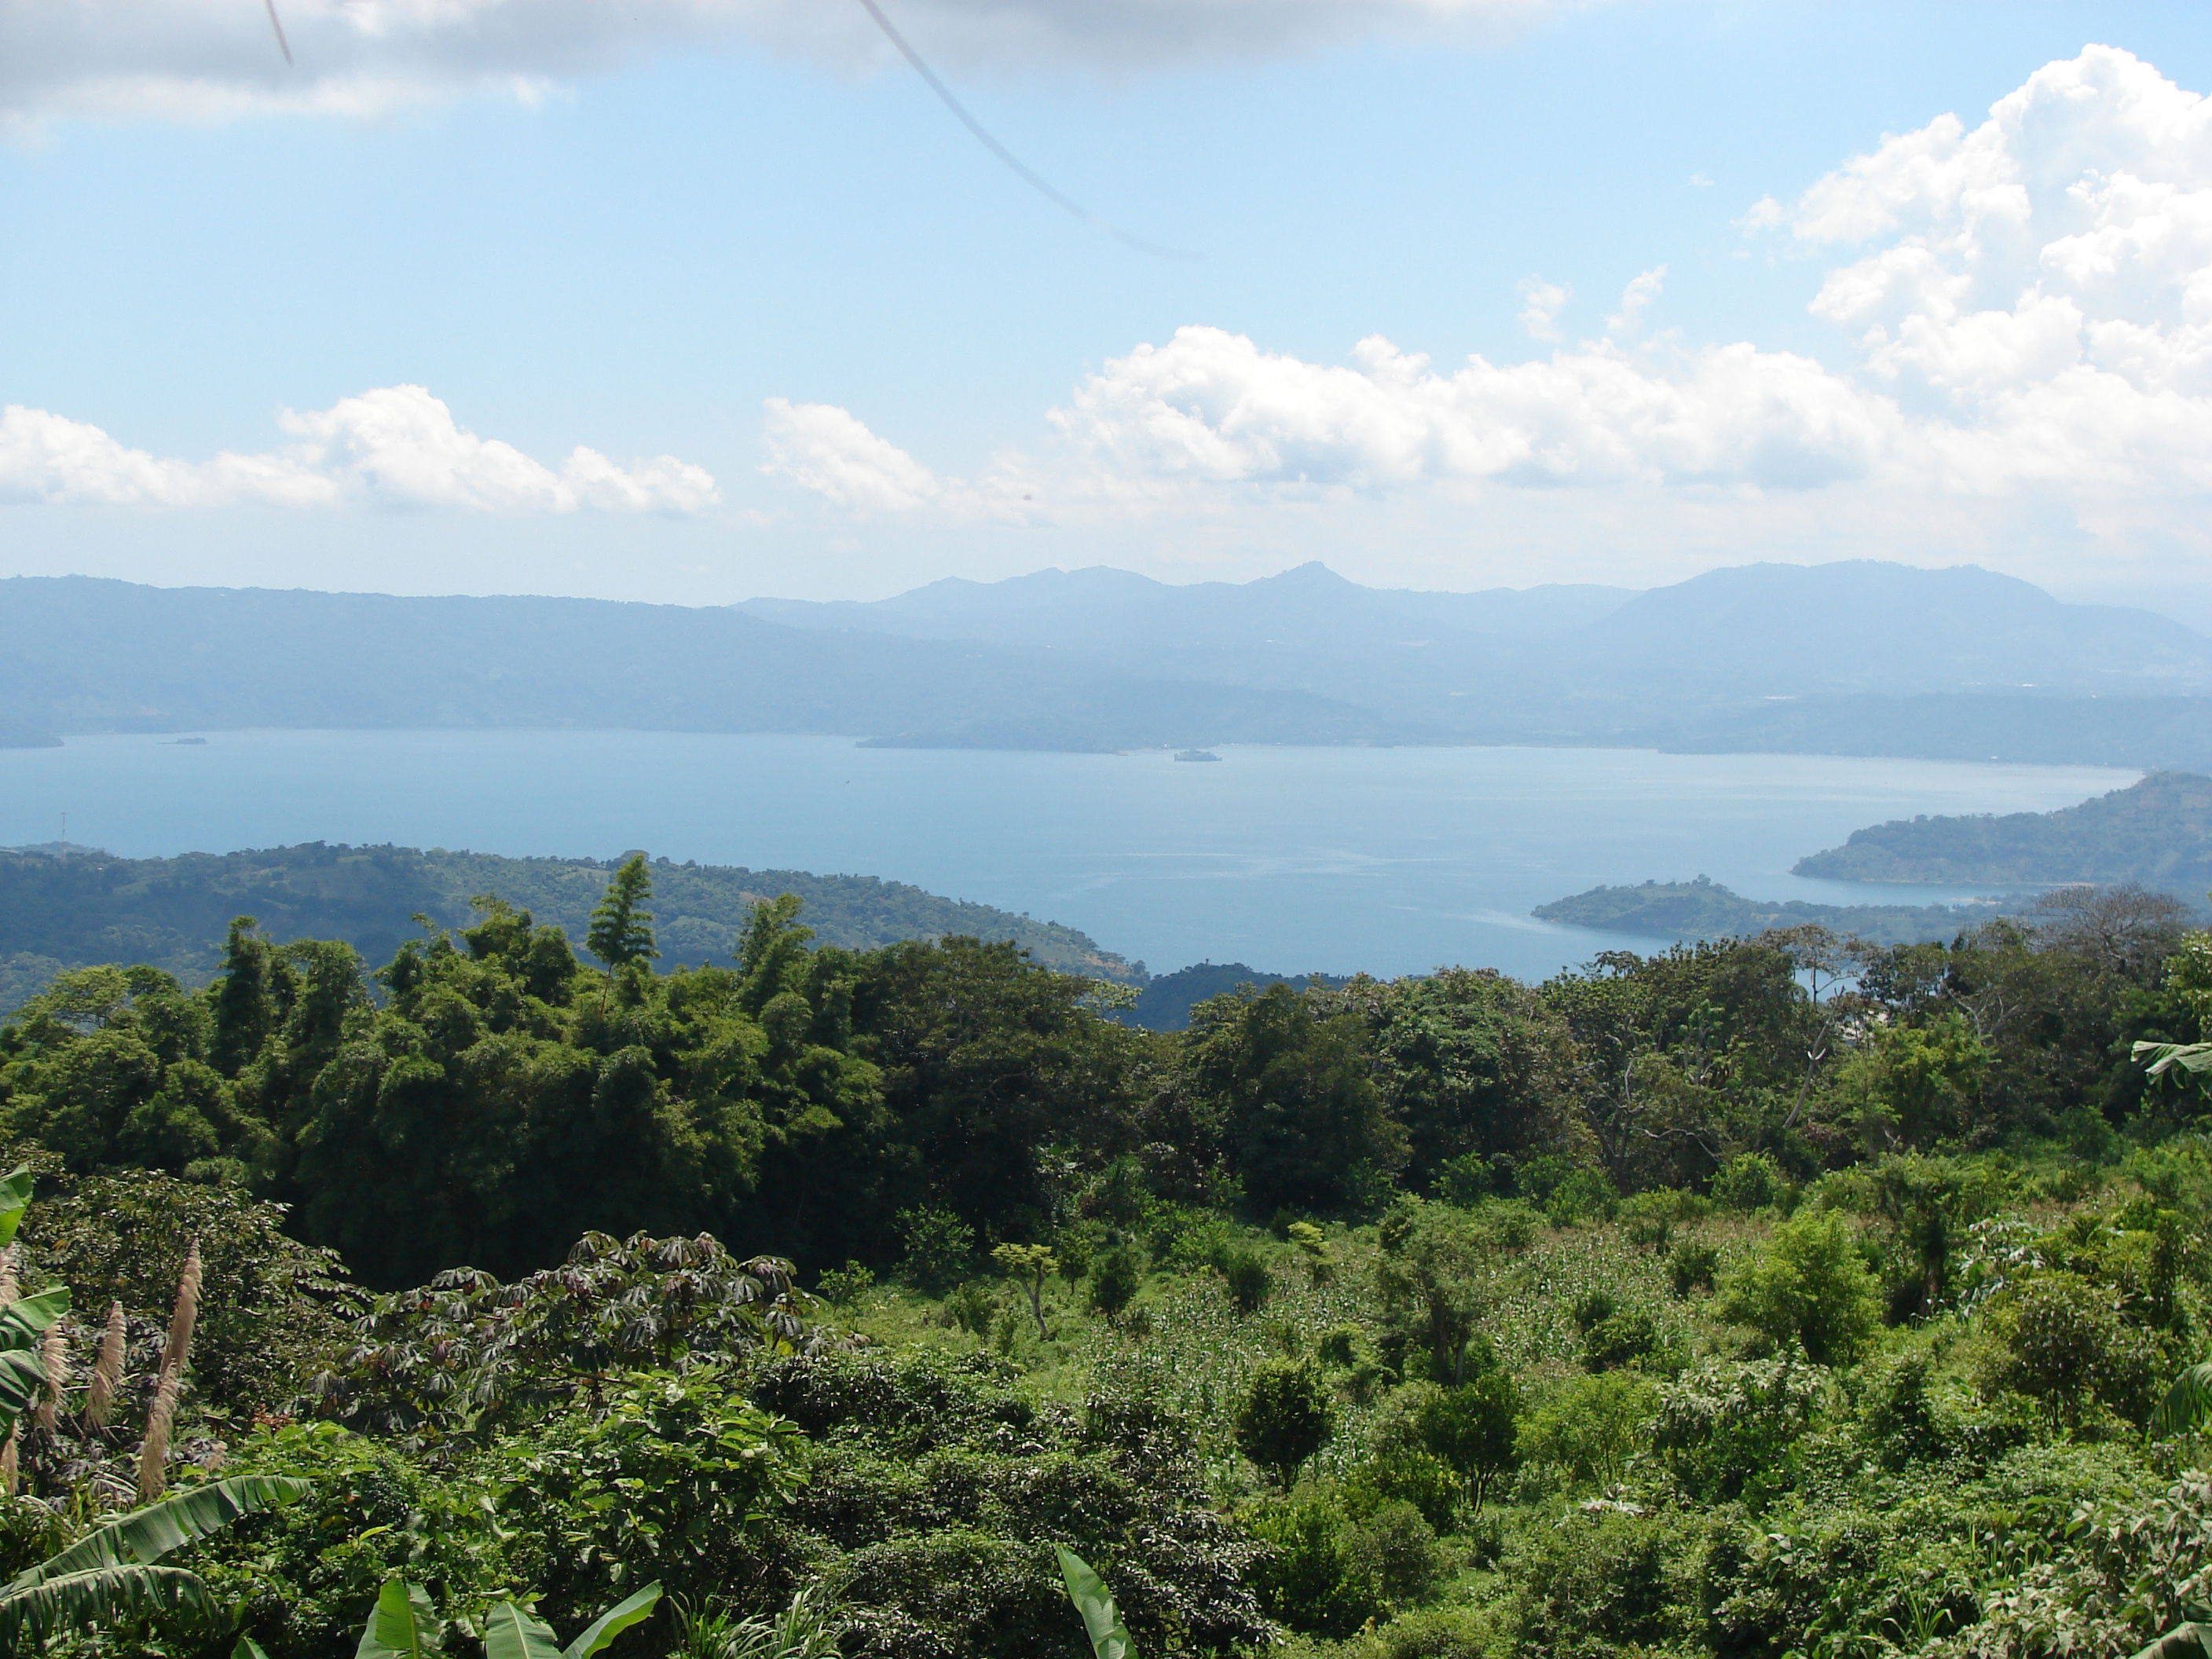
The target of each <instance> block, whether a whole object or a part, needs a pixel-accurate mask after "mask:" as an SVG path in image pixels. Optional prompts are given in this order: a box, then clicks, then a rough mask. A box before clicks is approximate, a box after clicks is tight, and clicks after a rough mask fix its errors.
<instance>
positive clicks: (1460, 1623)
mask: <svg viewBox="0 0 2212 1659" xmlns="http://www.w3.org/2000/svg"><path fill="white" fill-rule="evenodd" d="M1493 1647H1494V1638H1492V1634H1491V1631H1490V1626H1489V1621H1488V1620H1486V1619H1485V1618H1484V1617H1483V1615H1482V1614H1481V1613H1478V1612H1476V1611H1475V1610H1474V1608H1472V1607H1422V1608H1419V1609H1418V1610H1416V1611H1413V1612H1409V1613H1401V1614H1400V1615H1399V1616H1398V1617H1397V1618H1395V1619H1393V1620H1390V1622H1389V1623H1388V1624H1387V1625H1380V1626H1376V1628H1375V1629H1374V1630H1372V1631H1370V1632H1367V1633H1365V1634H1364V1635H1363V1636H1362V1637H1361V1638H1360V1640H1359V1645H1358V1647H1357V1648H1355V1649H1353V1650H1352V1653H1353V1655H1354V1656H1355V1659H1489V1655H1490V1654H1491V1653H1492V1650H1493Z"/></svg>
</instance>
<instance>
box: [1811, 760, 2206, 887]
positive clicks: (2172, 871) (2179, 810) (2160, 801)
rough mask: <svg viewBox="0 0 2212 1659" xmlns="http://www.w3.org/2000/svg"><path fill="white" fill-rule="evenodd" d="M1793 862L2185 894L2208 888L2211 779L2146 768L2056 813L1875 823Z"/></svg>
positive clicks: (1855, 871) (1852, 872) (1863, 873)
mask: <svg viewBox="0 0 2212 1659" xmlns="http://www.w3.org/2000/svg"><path fill="white" fill-rule="evenodd" d="M1792 868H1793V872H1794V873H1796V874H1797V875H1801V876H1825V877H1827V878H1830V879H1832V880H1839V881H1898V882H1959V883H1971V884H1975V885H1989V886H1996V885H2001V884H2006V883H2010V882H2019V883H2022V884H2031V883H2033V884H2048V883H2057V882H2073V881H2087V882H2103V883H2111V882H2136V883H2139V884H2142V885H2143V886H2146V887H2155V888H2158V889H2160V890H2162V891H2166V892H2172V893H2179V894H2185V895H2187V896H2191V897H2192V898H2193V897H2195V896H2197V895H2198V894H2200V893H2202V892H2203V890H2204V889H2205V888H2206V887H2207V886H2212V777H2205V776H2203V775H2199V774H2197V773H2194V772H2154V773H2152V774H2151V775H2149V776H2148V777H2146V778H2144V779H2142V781H2140V782H2137V783H2135V784H2132V785H2130V787H2127V788H2125V789H2115V790H2113V791H2112V793H2110V794H2108V795H2100V796H2098V797H2097V798H2096V799H2093V800H2086V801H2083V802H2082V803H2081V805H2078V806H2066V807H2061V808H2060V809H2059V810H2058V811H2055V812H2008V813H2004V814H2002V815H1999V814H1994V813H1983V814H1980V815H1978V816H1973V817H1926V816H1923V817H1917V818H1905V819H1899V820H1897V821H1895V822H1893V823H1878V824H1875V825H1874V826H1873V827H1872V828H1870V829H1858V830H1854V831H1853V832H1852V833H1851V836H1850V839H1849V840H1848V841H1846V842H1844V844H1843V845H1842V846H1841V847H1836V848H1830V849H1828V850H1827V851H1826V852H1825V853H1814V854H1812V855H1811V856H1810V857H1808V858H1802V859H1800V860H1798V861H1797V862H1796V865H1795V866H1792Z"/></svg>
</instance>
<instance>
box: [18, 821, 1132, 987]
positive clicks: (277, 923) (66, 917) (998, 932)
mask: <svg viewBox="0 0 2212 1659" xmlns="http://www.w3.org/2000/svg"><path fill="white" fill-rule="evenodd" d="M619 862H620V860H608V861H605V862H602V861H599V860H593V859H562V858H503V857H501V856H498V855H496V854H489V853H469V852H449V851H447V850H446V849H444V848H434V849H431V850H429V851H427V852H426V851H422V850H420V849H418V848H412V847H389V846H380V847H348V846H343V845H340V846H326V845H325V844H324V843H322V842H309V843H307V844H306V845H303V846H298V847H274V848H265V849H262V850H259V851H252V852H239V853H186V854H181V855H179V856H178V857H176V858H167V859H121V858H115V857H112V856H111V855H110V854H106V853H102V852H100V851H98V850H97V849H95V848H79V847H64V846H59V845H48V846H46V847H43V848H7V849H0V1012H5V1011H6V1010H8V1009H11V1008H14V1007H15V1006H18V1005H20V1004H21V1002H22V1001H23V1000H24V999H25V998H26V997H27V996H28V995H30V994H32V993H33V992H34V991H35V990H37V989H38V988H39V987H41V986H43V985H45V984H46V982H47V981H50V980H51V979H52V977H53V975H55V974H57V973H58V972H59V971H61V970H62V969H65V968H81V967H85V966H88V965H89V964H91V963H102V962H142V963H148V964H149V965H152V966H155V967H158V968H160V969H163V970H164V971H165V972H167V973H169V974H172V975H176V976H177V977H178V978H179V980H180V981H183V982H185V983H186V984H192V985H197V984H201V983H204V982H205V981H206V980H207V979H208V978H209V977H210V975H213V974H214V973H215V972H216V969H217V968H218V967H219V966H220V964H221V963H222V959H223V939H224V936H225V934H226V933H227V931H228V927H229V926H230V922H231V920H232V918H234V917H235V916H239V915H251V916H252V917H254V918H255V919H256V920H257V921H258V924H259V925H260V927H261V930H262V933H263V934H264V936H265V937H267V938H270V939H276V940H279V941H283V940H289V939H337V940H343V942H344V943H346V944H348V945H351V946H352V947H353V948H354V949H355V950H356V951H359V952H360V953H361V954H362V956H364V957H368V958H369V959H370V960H373V961H382V960H383V959H384V958H386V957H389V956H390V955H391V954H392V952H393V951H397V950H398V948H399V945H400V943H401V941H402V940H403V939H407V938H410V937H413V936H419V935H420V933H421V932H422V928H421V927H420V926H419V925H418V924H417V923H416V922H415V921H412V920H410V918H413V917H416V916H418V915H420V916H423V917H427V918H428V921H429V922H430V924H431V925H432V926H434V927H457V926H459V925H460V924H462V923H464V922H465V921H467V920H468V919H469V917H470V915H471V910H470V902H471V899H473V898H474V897H475V896H477V894H480V893H497V894H498V895H500V896H501V897H502V898H504V899H506V900H507V901H508V902H512V903H514V904H516V905H519V906H520V907H522V908H526V909H528V910H530V911H531V912H532V914H534V915H537V916H538V917H540V918H542V919H543V920H544V921H547V922H549V923H551V924H552V925H554V926H556V927H562V928H563V929H565V930H566V931H567V932H568V933H569V934H570V935H572V936H573V937H575V938H579V939H580V938H581V937H583V935H584V933H585V931H586V927H587V926H588V922H589V917H590V915H591V910H592V906H593V905H594V904H595V903H597V902H599V896H600V894H601V892H602V891H603V890H604V889H605V886H606V883H607V876H608V872H610V871H611V870H612V869H614V868H615V867H616V865H617V863H619ZM652 871H653V883H654V887H655V890H656V892H657V893H658V895H659V898H658V903H659V911H660V914H659V932H658V937H659V950H660V951H661V956H662V960H664V961H665V962H666V963H669V964H670V965H674V964H676V963H709V962H716V961H725V962H726V961H727V960H728V959H729V954H730V951H731V949H732V946H733V945H735V943H736V941H737V938H738V933H740V932H741V931H742V930H743V928H744V925H745V921H746V918H747V917H748V916H750V915H751V913H752V908H753V907H754V905H756V904H757V903H758V902H760V901H761V900H763V899H766V898H773V897H775V896H776V895H778V894H781V893H791V894H794V895H796V896H798V897H799V899H800V900H801V901H802V902H804V903H805V906H806V913H807V920H808V924H809V925H810V926H811V927H812V928H813V929H814V930H815V933H816V934H817V936H818V937H819V938H820V939H822V940H823V943H824V944H829V945H840V946H842V947H844V948H846V949H848V950H868V949H872V948H873V947H875V946H877V945H888V944H890V943H892V942H893V941H894V940H897V939H938V938H942V937H944V936H945V935H948V934H955V933H957V934H966V935H969V936H971V937H974V938H978V939H1012V940H1013V941H1014V942H1015V943H1016V944H1018V945H1020V946H1021V947H1022V948H1023V949H1024V950H1025V951H1029V952H1030V955H1031V956H1032V957H1035V958H1036V960H1037V961H1038V962H1041V963H1044V964H1046V965H1047V966H1049V967H1053V968H1056V969H1062V970H1065V971H1067V972H1071V973H1079V974H1086V975H1092V976H1094V977H1097V978H1102V979H1111V980H1117V981H1142V980H1143V979H1144V977H1145V971H1144V968H1143V965H1142V964H1141V963H1129V962H1126V961H1124V960H1122V958H1121V957H1117V956H1115V955H1114V954H1113V953H1112V952H1111V951H1105V950H1102V949H1101V948H1100V947H1099V946H1098V945H1097V943H1096V942H1095V941H1093V940H1092V939H1090V938H1088V937H1087V936H1085V934H1083V933H1078V932H1077V931H1076V930H1075V929H1074V928H1073V927H1062V926H1060V924H1059V923H1057V922H1050V921H1036V919H1034V918H1032V917H1030V916H1026V915H1015V914H1014V913H1013V912H1012V911H1008V910H1000V909H997V908H994V907H993V906H990V905H987V904H971V903H968V902H964V901H962V900H958V899H949V898H941V897H939V896H938V895H936V894H934V893H929V892H925V891H923V890H921V888H919V887H913V886H909V885H908V884H906V883H904V882H897V881H884V880H881V879H879V878H877V877H874V876H818V875H813V874H811V873H809V872H805V871H803V870H748V869H744V868H741V867H738V866H725V865H707V864H695V863H684V864H675V863H671V862H670V861H669V860H665V859H660V860H654V861H653V866H652Z"/></svg>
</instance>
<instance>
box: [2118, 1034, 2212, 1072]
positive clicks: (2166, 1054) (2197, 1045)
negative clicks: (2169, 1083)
mask: <svg viewBox="0 0 2212 1659" xmlns="http://www.w3.org/2000/svg"><path fill="white" fill-rule="evenodd" d="M2128 1054H2129V1057H2130V1059H2132V1060H2134V1061H2135V1063H2136V1065H2138V1066H2142V1068H2143V1075H2144V1076H2146V1077H2164V1076H2165V1075H2166V1073H2168V1072H2170V1071H2172V1070H2174V1069H2176V1068H2177V1067H2178V1068H2179V1069H2180V1070H2182V1071H2185V1072H2188V1073H2191V1074H2192V1075H2194V1074H2197V1073H2203V1072H2208V1071H2212V1042H2138V1043H2136V1045H2135V1046H2134V1047H2133V1048H2130V1050H2129V1051H2128Z"/></svg>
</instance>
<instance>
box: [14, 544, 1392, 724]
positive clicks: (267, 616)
mask: <svg viewBox="0 0 2212 1659" xmlns="http://www.w3.org/2000/svg"><path fill="white" fill-rule="evenodd" d="M1060 717H1068V718H1073V719H1076V720H1080V721H1081V722H1083V723H1085V729H1087V730H1088V729H1102V728H1103V727H1105V726H1112V727H1114V728H1115V730H1117V731H1126V732H1130V733H1135V734H1139V735H1137V736H1134V737H1127V738H1121V740H1120V741H1117V742H1111V743H1105V744H1103V746H1106V747H1124V746H1129V745H1130V744H1134V743H1143V744H1170V743H1171V744H1194V743H1226V742H1253V743H1358V742H1370V741H1375V740H1376V739H1378V738H1383V737H1384V736H1386V735H1388V733H1387V732H1386V730H1385V722H1384V721H1383V719H1382V718H1381V717H1379V716H1377V715H1376V714H1374V713H1373V712H1372V711H1371V710H1368V709H1365V708H1356V707H1352V706H1342V707H1339V706H1335V705H1334V704H1330V703H1328V702H1325V701H1324V700H1322V699H1318V698H1316V696H1313V695H1312V694H1311V693H1299V694H1297V695H1293V696H1273V695H1272V694H1271V693H1270V692H1268V691H1267V690H1265V689H1255V688H1250V687H1237V688H1235V689H1233V690H1225V689H1224V688H1223V687H1222V686H1221V685H1220V684H1172V683H1169V682H1165V681H1162V680H1158V679H1152V678H1141V677H1138V676H1133V675H1130V674H1127V673H1122V672H1119V671H1114V670H1112V669H1109V668H1102V667H1098V666H1096V665H1086V664H1077V663H1061V662H1054V661H1052V660H1050V659H1046V658H1043V657H1041V656H1036V655H1032V654H1025V653H1012V652H1007V651H1003V650H995V649H993V648H991V647H986V646H978V645H975V644H969V643H955V642H949V641H937V640H904V639H887V638H883V637H880V636H867V635H858V634H852V633H842V632H839V633H826V632H822V631H818V630H809V629H795V628H785V627H780V626H778V625H776V624H775V623H769V622H763V621H762V620H761V619H759V618H758V617H752V616H749V615H746V614H745V613H744V612H742V611H734V610H731V609H728V608H726V607H714V608H695V607H689V606H684V605H623V604H614V603H610V602H607V601H603V600H596V599H532V598H502V599H397V598H392V597H389V596H386V595H381V594H364V593H318V592H300V591H289V592H279V591H275V590H270V589H262V588H158V587H144V586H137V585H135V584H132V583H128V582H118V581H107V580H94V579H91V578H87V577H59V578H47V577H16V578H14V579H11V580H4V581H0V721H4V722H6V723H7V724H9V725H10V726H14V727H15V728H17V729H18V730H19V731H21V732H22V733H23V735H24V736H25V737H26V738H29V737H31V735H32V734H34V733H38V732H64V733H67V732H106V731H156V732H160V731H190V730H194V729H204V728H225V727H228V728H238V727H245V726H292V727H362V726H368V727H397V726H417V727H420V726H532V727H545V726H570V727H578V728H584V727H596V728H601V729H605V728H621V727H634V728H639V729H645V730H655V731H704V732H836V733H850V734H853V735H854V736H896V735H898V734H902V733H909V732H948V731H957V730H958V729H960V728H962V727H963V726H975V725H977V724H979V723H981V724H984V725H987V724H989V723H991V722H994V721H997V722H1009V723H1011V722H1028V723H1030V724H1031V725H1032V726H1036V725H1037V724H1038V722H1039V721H1040V720H1041V718H1042V719H1043V720H1046V721H1049V720H1051V719H1054V718H1060ZM1042 736H1043V737H1044V738H1046V739H1050V738H1052V737H1053V736H1054V733H1053V732H1050V731H1049V730H1046V731H1043V732H1042ZM1044 746H1047V747H1097V746H1100V743H1099V741H1069V742H1058V741H1050V740H1047V741H1046V742H1045V744H1044Z"/></svg>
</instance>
